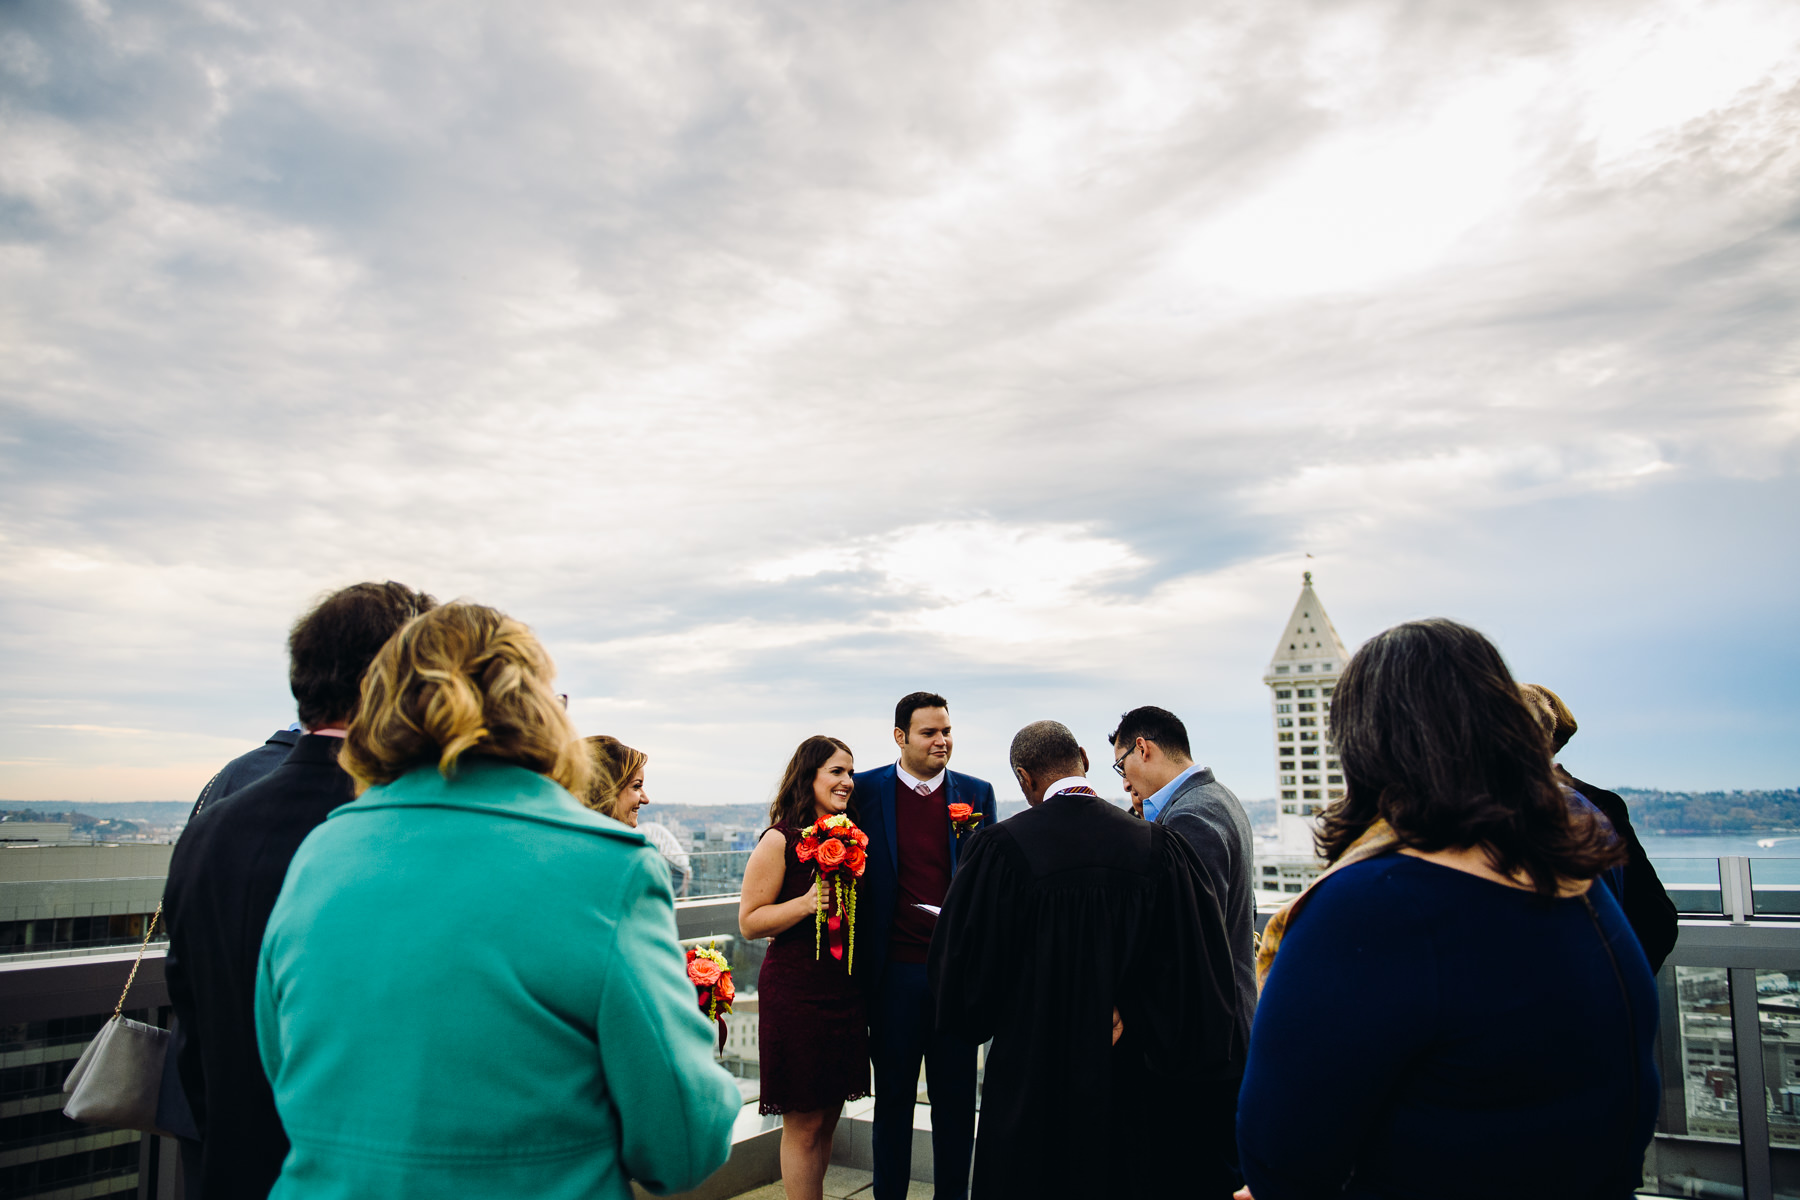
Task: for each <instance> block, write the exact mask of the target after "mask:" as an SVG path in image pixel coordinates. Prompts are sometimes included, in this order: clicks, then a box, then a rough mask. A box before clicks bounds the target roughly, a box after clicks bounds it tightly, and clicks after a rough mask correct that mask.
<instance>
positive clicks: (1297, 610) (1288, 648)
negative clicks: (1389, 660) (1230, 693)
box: [1263, 571, 1350, 683]
mask: <svg viewBox="0 0 1800 1200" xmlns="http://www.w3.org/2000/svg"><path fill="white" fill-rule="evenodd" d="M1349 660H1350V652H1349V651H1348V650H1346V649H1344V641H1343V639H1342V638H1340V637H1338V633H1337V630H1336V629H1335V628H1334V627H1333V626H1332V624H1331V618H1330V617H1328V616H1326V615H1325V606H1324V605H1323V604H1320V603H1319V596H1318V593H1317V592H1315V591H1313V583H1312V572H1311V571H1308V572H1306V575H1305V579H1304V582H1303V583H1302V584H1301V585H1300V598H1299V599H1298V600H1296V601H1294V611H1293V612H1291V613H1289V614H1288V621H1287V627H1286V628H1285V629H1284V630H1282V634H1281V641H1280V643H1279V644H1277V645H1276V647H1275V657H1273V658H1271V659H1270V660H1269V669H1268V670H1267V671H1265V672H1263V682H1264V683H1273V682H1274V681H1275V680H1276V679H1277V678H1282V679H1288V678H1292V677H1293V676H1295V675H1298V674H1301V673H1302V672H1301V671H1300V668H1301V666H1302V665H1304V666H1305V667H1306V668H1307V669H1306V671H1305V674H1308V675H1315V676H1316V675H1337V674H1340V673H1341V672H1342V671H1343V669H1344V664H1345V663H1347V662H1348V661H1349ZM1277 668H1285V669H1282V670H1277Z"/></svg>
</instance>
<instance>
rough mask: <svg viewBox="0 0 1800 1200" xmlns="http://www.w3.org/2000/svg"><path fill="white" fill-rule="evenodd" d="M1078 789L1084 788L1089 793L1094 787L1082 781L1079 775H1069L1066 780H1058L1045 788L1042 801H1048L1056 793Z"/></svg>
mask: <svg viewBox="0 0 1800 1200" xmlns="http://www.w3.org/2000/svg"><path fill="white" fill-rule="evenodd" d="M1078 787H1084V788H1087V789H1088V790H1089V791H1092V790H1093V787H1094V785H1093V784H1091V783H1089V782H1088V781H1087V780H1086V779H1084V778H1083V777H1082V776H1080V775H1071V776H1069V777H1068V778H1067V779H1059V780H1057V781H1056V782H1055V783H1053V784H1051V785H1050V786H1049V787H1047V788H1045V789H1044V799H1046V800H1048V799H1049V798H1050V797H1052V796H1054V795H1056V794H1057V793H1058V792H1066V791H1068V790H1069V789H1070V788H1078Z"/></svg>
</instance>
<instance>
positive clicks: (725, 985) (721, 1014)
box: [687, 946, 737, 1054]
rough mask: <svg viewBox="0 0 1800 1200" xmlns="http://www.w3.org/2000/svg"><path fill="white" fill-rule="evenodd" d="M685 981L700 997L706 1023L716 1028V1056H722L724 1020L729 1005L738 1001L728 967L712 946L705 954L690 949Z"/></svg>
mask: <svg viewBox="0 0 1800 1200" xmlns="http://www.w3.org/2000/svg"><path fill="white" fill-rule="evenodd" d="M687 977H688V982H689V983H691V984H693V985H694V987H695V988H696V989H697V990H698V992H699V994H700V1011H701V1012H703V1013H705V1014H706V1019H707V1020H709V1021H713V1022H716V1023H717V1024H718V1026H719V1053H721V1054H723V1053H724V1052H725V1018H726V1016H727V1015H729V1014H730V1012H731V1002H732V1001H733V1000H735V999H737V988H736V987H735V986H733V984H732V982H731V964H730V963H728V962H726V961H725V956H724V955H723V954H720V953H719V952H718V951H717V950H715V949H713V948H712V947H711V946H708V947H707V948H706V949H704V950H702V949H698V948H696V947H689V948H688V952H687Z"/></svg>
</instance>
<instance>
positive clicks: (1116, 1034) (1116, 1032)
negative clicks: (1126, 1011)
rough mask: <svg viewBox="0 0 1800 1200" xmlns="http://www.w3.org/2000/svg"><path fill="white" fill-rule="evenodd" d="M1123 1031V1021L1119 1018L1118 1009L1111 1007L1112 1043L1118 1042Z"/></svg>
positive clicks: (1116, 1043)
mask: <svg viewBox="0 0 1800 1200" xmlns="http://www.w3.org/2000/svg"><path fill="white" fill-rule="evenodd" d="M1124 1032H1125V1022H1123V1021H1121V1020H1119V1010H1118V1009H1116V1008H1115V1009H1113V1040H1112V1044H1113V1045H1115V1046H1116V1045H1118V1044H1119V1038H1120V1036H1121V1035H1123V1034H1124Z"/></svg>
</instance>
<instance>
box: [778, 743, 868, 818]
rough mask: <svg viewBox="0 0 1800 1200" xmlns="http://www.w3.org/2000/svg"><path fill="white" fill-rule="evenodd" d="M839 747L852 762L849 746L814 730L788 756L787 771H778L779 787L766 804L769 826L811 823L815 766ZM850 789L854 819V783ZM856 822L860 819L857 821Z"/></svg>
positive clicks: (816, 768)
mask: <svg viewBox="0 0 1800 1200" xmlns="http://www.w3.org/2000/svg"><path fill="white" fill-rule="evenodd" d="M839 750H842V751H843V752H844V753H845V754H849V755H850V760H851V761H852V762H854V761H856V755H855V754H854V753H852V752H851V750H850V747H848V746H846V745H844V743H842V742H840V741H838V740H837V739H836V738H834V737H826V736H825V735H824V734H822V733H815V734H813V735H812V736H811V737H809V738H807V739H806V740H805V741H804V742H801V743H800V747H799V749H797V750H795V751H794V757H792V758H790V759H788V765H787V770H785V771H783V772H782V773H781V786H780V787H778V788H776V789H775V799H774V800H773V801H772V802H771V803H770V804H769V824H770V825H771V826H775V825H792V826H795V827H796V828H799V829H804V828H806V827H807V826H808V825H811V824H812V823H813V780H814V779H816V778H818V775H819V768H820V767H822V766H824V765H825V764H826V763H828V762H830V761H831V756H832V755H834V754H836V753H837V752H838V751H839ZM852 788H853V790H852V791H851V793H850V799H851V804H852V809H851V814H850V819H851V820H852V821H856V813H855V808H854V804H855V801H856V792H855V791H854V785H852ZM857 824H859V825H860V824H861V822H860V821H857Z"/></svg>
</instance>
